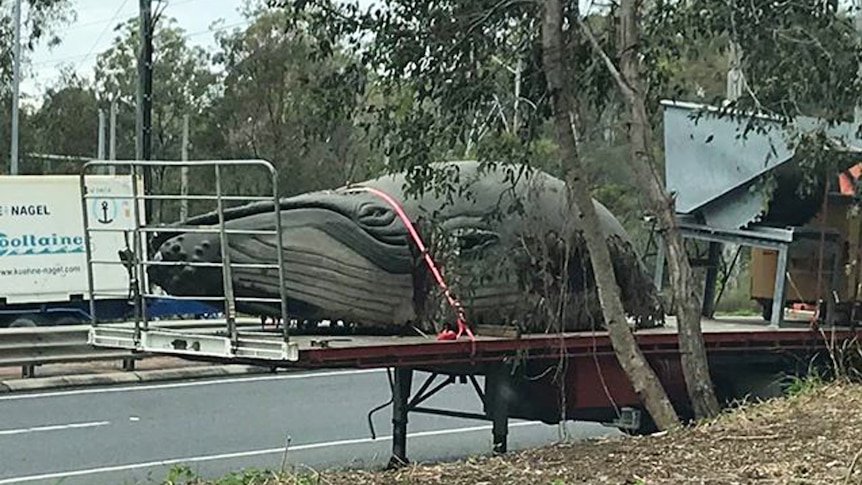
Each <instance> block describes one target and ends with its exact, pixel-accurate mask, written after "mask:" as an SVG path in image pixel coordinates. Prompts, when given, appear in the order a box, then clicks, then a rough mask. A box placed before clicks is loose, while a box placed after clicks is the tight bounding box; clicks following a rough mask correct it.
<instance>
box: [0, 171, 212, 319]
mask: <svg viewBox="0 0 862 485" xmlns="http://www.w3.org/2000/svg"><path fill="white" fill-rule="evenodd" d="M86 180H87V190H88V193H90V194H93V195H95V196H96V198H92V199H88V200H87V211H88V219H89V223H90V227H91V228H92V227H95V228H102V229H119V231H116V232H99V231H91V232H90V237H91V241H90V242H91V251H92V258H93V260H95V261H117V262H120V259H119V254H118V253H119V251H121V250H124V249H126V248H127V243H126V237H125V236H124V233H123V231H122V230H125V229H129V230H131V229H133V228H134V211H133V206H132V201H131V199H122V198H116V196H118V195H129V196H130V195H131V194H132V179H131V177H130V176H127V175H126V176H123V175H88V176H87V179H86ZM141 189H142V187H141ZM99 194H105V195H106V196H107V197H105V198H104V199H100V198H98V195H99ZM111 196H114V197H111ZM82 211H83V204H82V196H81V190H80V178H79V177H78V176H75V175H33V176H29V175H19V176H0V327H32V326H41V325H55V324H73V323H80V322H83V321H86V320H89V319H90V318H91V314H90V302H89V299H90V298H89V283H88V279H87V278H88V271H89V270H90V267H88V265H87V259H86V251H85V234H84V217H83V213H82ZM141 211H143V206H141ZM141 213H143V212H141ZM91 268H92V272H93V286H94V290H95V295H96V296H95V298H94V300H95V308H96V314H97V316H98V318H99V319H120V318H128V317H129V316H130V315H132V312H133V310H134V304H133V302H132V300H131V298H130V287H129V273H128V271H127V269H126V268H125V267H124V266H122V265H120V264H111V265H108V264H93V265H92V266H91ZM150 303H153V304H152V305H150ZM153 308H156V309H157V310H156V312H162V313H167V314H185V313H194V314H199V313H207V311H206V310H207V309H208V308H209V307H208V306H206V305H203V304H200V303H198V302H175V301H172V302H167V301H154V302H148V313H149V314H150V315H152V316H158V315H155V314H154V313H153V312H154V310H153ZM210 310H211V309H210Z"/></svg>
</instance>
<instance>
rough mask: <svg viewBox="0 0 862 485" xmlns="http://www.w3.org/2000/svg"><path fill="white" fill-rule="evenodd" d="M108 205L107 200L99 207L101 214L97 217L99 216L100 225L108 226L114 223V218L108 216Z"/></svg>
mask: <svg viewBox="0 0 862 485" xmlns="http://www.w3.org/2000/svg"><path fill="white" fill-rule="evenodd" d="M109 205H110V204H109V203H108V201H107V200H103V201H102V203H101V204H100V207H101V209H102V210H101V214H99V216H100V217H99V222H101V223H102V224H110V223H112V222H114V218H113V217H111V216H109V215H108V206H109Z"/></svg>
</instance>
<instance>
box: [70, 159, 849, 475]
mask: <svg viewBox="0 0 862 485" xmlns="http://www.w3.org/2000/svg"><path fill="white" fill-rule="evenodd" d="M107 163H108V162H93V163H89V164H86V165H85V167H84V173H82V176H81V184H82V191H81V192H82V194H84V196H83V197H84V201H83V203H84V204H86V203H87V198H88V192H87V190H86V171H87V170H88V169H89V168H92V167H97V166H103V165H106V164H107ZM115 163H117V164H121V165H126V166H128V168H129V170H130V171H131V174H132V176H133V177H137V176H140V171H141V170H142V169H148V168H150V167H153V166H158V167H161V168H166V167H167V168H171V167H180V166H183V165H184V163H181V162H143V161H135V162H115ZM189 163H191V164H194V165H195V166H197V167H198V168H200V167H212V168H214V170H215V180H216V194H215V195H214V196H206V195H195V196H194V197H195V199H194V200H198V201H201V200H211V201H215V202H216V203H217V209H218V213H219V214H220V217H219V220H220V221H221V223H219V224H218V225H217V227H215V228H214V229H210V230H215V231H218V232H219V237H220V238H222V241H225V240H226V237H227V230H226V229H225V227H224V223H223V220H224V216H223V207H224V204H225V202H226V201H236V200H238V199H240V197H239V196H237V195H230V196H225V195H224V192H223V190H222V187H221V186H220V185H219V184H220V183H221V182H220V177H221V175H220V169H221V167H223V166H225V165H242V166H248V167H255V166H256V167H258V168H259V167H263V168H264V169H265V171H266V172H267V176H268V177H270V178H271V181H272V195H271V196H267V197H261V196H260V195H255V196H252V199H254V200H272V201H274V202H277V189H276V187H275V184H276V181H277V178H278V177H277V174H276V173H275V169H274V168H273V167H272V165H270V164H268V163H267V162H265V161H241V162H238V161H235V162H225V161H195V162H189ZM133 198H134V200H133V202H134V203H135V204H133V205H136V204H137V203H139V202H141V201H146V200H166V199H180V198H181V196H169V195H164V194H159V195H151V194H137V193H135V194H133ZM273 207H274V208H275V209H274V212H276V214H273V215H274V216H275V220H276V221H278V220H279V218H278V217H277V216H278V214H277V210H278V209H277V207H278V204H277V203H274V204H273ZM84 224H85V228H87V230H86V234H87V236H88V237H89V234H90V232H91V230H93V229H91V228H92V226H91V225H90V224H89V223H88V222H87V220H86V217H85V221H84ZM275 227H276V229H275V230H276V231H277V230H278V222H276V224H275ZM96 229H98V228H96ZM160 229H163V228H159V227H154V226H148V225H145V224H144V223H143V222H141V221H135V227H134V229H133V230H132V231H130V232H131V234H129V235H130V236H131V237H130V239H131V240H133V241H135V244H134V245H133V248H144V247H145V246H146V244H144V242H145V241H146V237H147V235H149V234H151V233H152V232H158V231H159V230H160ZM237 232H239V231H236V230H235V231H233V232H232V233H237ZM277 244H280V243H277ZM222 246H223V247H224V246H225V245H224V244H222ZM277 249H278V251H277V254H281V247H280V246H279V247H278V248H277ZM132 259H133V263H134V264H132V265H131V268H132V271H133V274H134V275H135V276H136V277H135V279H134V281H136V282H137V286H136V287H135V288H134V292H133V293H134V295H133V297H134V299H135V302H136V305H137V306H138V307H139V308H140V310H141V311H139V312H138V313H137V316H136V319H135V321H134V322H132V323H133V324H132V325H128V324H126V325H122V324H120V325H117V324H110V323H101V322H98V321H96V320H95V319H94V320H93V322H92V325H91V328H90V336H89V340H90V343H91V344H93V345H95V346H100V347H109V348H122V349H130V350H133V351H140V352H147V353H151V354H163V355H172V356H178V357H183V358H187V359H192V360H204V361H212V362H221V363H239V364H251V365H258V366H263V367H269V368H273V369H277V368H306V369H315V368H386V369H388V370H389V375H390V389H391V394H392V395H391V399H390V400H389V402H387V405H389V404H391V406H392V426H393V432H392V441H393V443H392V462H391V463H392V464H393V465H397V464H402V463H405V462H406V461H407V425H408V418H409V414H410V413H428V414H435V415H442V416H453V417H461V418H474V419H481V420H487V421H491V422H492V423H493V426H492V433H493V451H494V452H498V453H500V452H505V451H506V441H507V434H508V421H509V419H511V418H515V419H526V420H537V421H542V422H545V423H548V424H555V423H560V422H564V421H567V420H581V421H593V422H599V423H604V424H608V425H611V426H615V427H618V428H620V429H622V430H624V431H627V432H631V433H643V432H649V431H651V430H652V429H654V425H653V424H652V422H651V420H650V418H649V416H648V414H646V413H645V412H644V409H643V406H642V404H641V402H640V400H639V399H638V397H637V395H636V394H635V392H634V390H633V388H632V386H631V384H630V383H629V381H628V379H627V377H626V376H625V374H624V372H623V371H622V369H621V367H620V365H619V363H618V361H617V358H616V356H615V354H614V352H613V348H612V346H611V343H610V340H609V338H608V334H607V333H606V332H604V331H587V332H571V333H547V334H518V333H517V332H515V331H513V330H512V329H506V328H505V327H489V328H485V329H482V328H479V329H476V330H477V332H476V336H475V338H470V337H463V338H460V339H458V340H453V341H451V340H443V341H439V340H437V339H436V336H433V335H421V334H419V333H418V332H415V333H414V334H412V335H409V336H382V335H360V334H356V333H352V332H353V330H351V329H350V328H349V327H345V328H341V327H338V328H332V329H330V330H329V331H328V334H326V335H309V334H302V333H300V332H298V331H297V330H296V329H294V328H292V326H291V325H290V324H289V322H290V318H289V316H288V315H287V309H286V303H285V302H286V299H285V297H284V295H282V297H281V299H280V300H279V299H276V300H275V301H274V303H281V308H282V316H283V318H282V319H281V321H282V322H283V324H282V325H280V326H279V327H277V328H275V329H269V330H267V328H266V327H265V326H264V324H263V322H262V323H261V328H260V329H259V330H254V331H251V330H249V329H248V328H247V327H243V328H240V327H239V326H237V318H238V315H237V312H236V303H237V301H240V300H241V299H242V298H240V297H237V296H235V295H234V294H233V291H232V287H231V283H230V282H231V281H232V276H231V266H232V264H231V263H230V261H227V262H224V263H223V264H221V265H220V266H221V270H222V274H223V280H224V289H223V290H224V292H223V296H220V297H218V298H210V299H213V300H216V302H217V303H219V304H220V305H221V308H222V309H223V310H224V319H223V320H222V321H221V323H223V325H224V326H223V328H221V329H213V323H215V322H217V320H212V319H210V320H208V321H207V325H206V326H201V327H200V328H194V327H185V328H184V329H182V330H176V329H167V328H159V326H158V325H159V322H158V321H148V319H147V317H146V315H147V312H146V311H145V310H146V308H145V307H146V299H147V297H148V296H150V295H151V293H150V292H151V291H152V290H151V289H150V288H149V287H148V286H147V282H146V268H147V267H149V266H154V265H164V264H169V263H166V262H164V261H155V260H150V259H149V255H148V254H147V253H146V251H140V252H138V251H137V250H136V252H135V254H134V255H133V258H132ZM87 262H88V270H89V271H92V268H93V267H94V266H96V265H101V264H121V263H120V262H118V261H104V260H95V259H93V258H92V257H91V255H89V254H88V260H87ZM188 264H190V265H191V264H193V263H188ZM208 264H209V263H208ZM258 266H262V267H263V266H266V267H272V268H279V271H280V275H279V278H280V284H281V287H282V288H284V284H283V278H284V276H283V271H284V265H283V264H282V261H274V262H272V264H271V265H258ZM90 291H91V293H92V292H94V289H93V287H92V284H91V288H90ZM196 299H197V300H200V301H207V300H208V299H207V298H201V297H199V298H196ZM256 300H261V299H256ZM336 327H337V326H336ZM703 334H704V340H705V343H706V347H707V352H708V357H709V360H710V370H711V372H712V378H713V382H714V384H715V386H716V391H717V393H718V395H719V397H720V399H721V400H722V401H723V402H725V403H729V402H731V401H732V400H733V399H738V398H743V397H745V396H747V395H750V394H754V395H764V392H765V391H766V390H768V388H774V387H775V386H776V385H777V384H780V382H779V381H780V380H781V379H782V378H783V377H784V376H787V375H793V374H797V373H800V372H804V371H807V370H809V369H810V367H811V366H812V365H821V364H824V363H827V364H828V363H830V362H833V359H842V358H843V357H844V356H843V355H841V354H842V351H843V349H846V348H848V346H849V345H850V344H851V343H852V342H855V341H856V339H857V338H858V337H859V336H860V333H859V331H857V330H856V329H851V328H839V327H835V326H830V327H829V328H820V329H817V328H813V327H811V326H810V325H809V323H808V322H806V321H802V322H790V321H779V322H778V323H777V324H776V323H773V324H772V325H769V324H767V323H765V322H762V321H760V320H759V319H757V320H755V319H725V320H705V321H704V323H703ZM635 337H636V340H637V342H638V345H639V347H640V349H641V351H642V352H643V353H644V355H645V356H646V358H647V359H648V361H649V363H650V364H651V366H652V368H653V369H654V370H655V372H656V374H657V375H658V377H659V379H660V380H661V382H662V384H663V385H664V387H665V389H666V391H667V393H668V395H669V397H670V398H671V401H672V402H673V404H674V406H675V407H676V409H677V411H678V413H679V414H680V415H681V416H682V417H683V418H691V417H692V416H693V413H692V410H691V405H690V403H689V401H688V394H687V392H686V386H685V382H684V379H683V374H682V369H681V364H680V351H679V341H678V332H677V329H676V326H675V322H674V319H673V318H669V319H668V322H667V324H666V325H665V326H663V327H659V328H652V329H644V330H637V331H636V332H635ZM418 373H423V374H427V376H426V377H425V378H424V380H423V381H422V383H421V384H419V385H418V387H417V386H414V385H413V384H414V382H413V381H414V377H415V376H416V375H417V374H418ZM480 380H483V381H484V382H483V383H482V382H480ZM417 381H418V380H417ZM459 384H460V385H470V386H472V387H473V388H474V389H475V391H476V394H477V397H478V399H479V400H480V401H481V403H482V405H483V406H482V409H483V412H481V413H471V412H465V411H463V410H453V409H437V408H433V407H429V406H427V401H428V399H429V398H430V397H431V396H433V395H435V394H437V393H438V392H440V391H441V390H443V389H445V388H446V387H448V386H450V385H459ZM381 408H382V407H381ZM377 410H379V409H375V410H371V412H375V411H377Z"/></svg>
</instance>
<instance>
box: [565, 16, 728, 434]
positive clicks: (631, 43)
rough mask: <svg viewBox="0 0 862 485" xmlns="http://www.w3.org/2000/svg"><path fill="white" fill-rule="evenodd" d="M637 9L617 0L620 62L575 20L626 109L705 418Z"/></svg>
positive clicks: (697, 348)
mask: <svg viewBox="0 0 862 485" xmlns="http://www.w3.org/2000/svg"><path fill="white" fill-rule="evenodd" d="M640 8H641V1H640V0H622V2H621V6H620V12H619V18H620V37H619V38H620V45H619V52H620V55H619V67H618V66H617V65H616V64H615V63H614V61H613V60H612V59H611V58H610V57H609V56H608V54H607V53H606V52H605V51H604V50H603V49H602V47H601V46H600V45H599V42H598V40H597V39H596V38H595V36H593V35H592V33H591V32H590V30H589V27H588V26H587V25H586V24H585V23H584V22H583V21H581V20H580V19H579V23H580V25H581V28H582V29H583V30H584V31H585V33H586V35H587V36H588V37H589V38H590V41H591V44H592V45H593V47H594V49H595V50H596V53H597V54H598V55H599V56H600V57H601V58H602V60H603V61H604V63H605V66H606V67H607V69H608V71H609V72H610V73H611V75H612V76H613V78H614V80H615V82H616V85H617V87H618V88H619V90H620V92H621V93H622V95H623V98H624V99H625V103H626V105H627V106H628V109H629V112H630V113H629V116H630V118H629V121H628V131H629V133H628V136H629V140H630V149H631V159H630V162H631V167H632V171H633V172H634V173H635V175H636V179H637V180H638V181H639V182H640V184H641V187H642V190H643V191H644V194H645V198H646V200H647V202H648V203H649V204H650V207H651V209H652V211H653V213H654V214H655V215H656V216H657V217H658V221H659V228H658V229H659V231H660V233H661V234H662V236H663V239H664V243H665V246H666V248H667V261H668V267H669V273H670V282H671V286H672V288H673V291H674V302H675V303H676V310H677V311H676V315H677V321H678V327H679V347H680V354H681V359H682V369H683V375H684V376H685V382H686V386H687V387H688V392H689V397H690V399H691V402H692V405H693V407H694V411H695V415H696V416H697V417H698V418H703V417H710V416H714V415H716V414H718V412H719V405H718V400H717V399H716V397H715V391H714V389H713V387H712V378H711V376H710V373H709V364H708V361H707V357H706V346H705V344H704V341H703V332H702V329H701V321H700V311H701V302H700V295H699V293H698V291H697V286H696V281H695V278H694V273H693V271H692V269H691V265H690V263H689V260H688V254H687V253H686V250H685V246H684V245H683V239H682V235H681V233H680V230H679V227H678V224H677V220H676V211H675V210H674V203H673V199H672V198H671V197H670V195H668V193H667V192H666V191H665V190H664V187H663V182H662V176H661V174H660V171H659V168H658V165H657V163H656V160H655V151H654V149H653V147H652V134H651V132H652V127H651V123H650V117H649V115H648V111H647V108H646V96H645V94H644V93H645V89H646V86H645V84H644V82H643V79H642V75H641V67H640V61H639V58H638V56H639V55H640V53H641V52H640V45H639V40H638V39H639V30H640V23H639V17H640Z"/></svg>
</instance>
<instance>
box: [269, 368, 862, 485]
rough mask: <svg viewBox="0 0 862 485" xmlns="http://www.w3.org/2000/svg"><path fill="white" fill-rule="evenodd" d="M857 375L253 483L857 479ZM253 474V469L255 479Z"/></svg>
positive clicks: (861, 405) (861, 431)
mask: <svg viewBox="0 0 862 485" xmlns="http://www.w3.org/2000/svg"><path fill="white" fill-rule="evenodd" d="M860 455H862V385H858V384H834V383H833V384H828V385H821V386H811V387H808V388H805V389H804V390H802V391H800V392H799V393H797V394H795V395H793V396H792V397H788V398H781V399H775V400H772V401H768V402H764V403H756V404H747V405H744V406H742V407H740V408H737V409H734V410H733V411H728V412H726V413H725V414H723V415H722V416H720V417H718V418H716V419H715V420H712V421H711V422H705V423H703V424H700V425H698V426H696V427H693V428H688V429H682V430H676V431H672V432H667V433H658V434H655V435H652V436H646V437H622V438H605V439H600V440H591V441H587V442H579V443H573V444H565V445H557V446H552V447H546V448H540V449H534V450H528V451H524V452H518V453H511V454H508V455H506V456H503V457H486V458H471V459H466V460H463V461H460V462H455V463H444V464H433V465H421V464H420V465H413V466H410V467H407V468H404V469H401V470H399V471H396V472H379V471H378V472H374V471H352V472H346V471H341V472H335V471H333V472H328V473H327V472H323V473H312V474H308V473H306V474H303V475H296V476H288V477H281V478H277V479H276V478H273V477H270V478H269V479H265V478H264V479H263V480H262V481H257V480H254V482H255V483H257V484H258V485H261V484H264V483H266V484H267V485H295V484H296V485H318V484H320V485H323V484H328V485H355V484H382V485H389V484H391V485H394V484H435V485H436V484H440V485H468V484H469V485H492V484H494V485H496V484H530V485H532V484H537V485H564V484H565V485H568V484H580V483H596V484H620V485H622V484H633V485H634V484H747V483H756V484H827V483H828V484H843V483H852V484H862V458H860ZM260 478H261V477H258V479H260Z"/></svg>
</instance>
